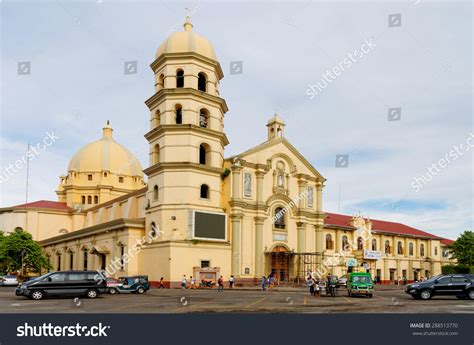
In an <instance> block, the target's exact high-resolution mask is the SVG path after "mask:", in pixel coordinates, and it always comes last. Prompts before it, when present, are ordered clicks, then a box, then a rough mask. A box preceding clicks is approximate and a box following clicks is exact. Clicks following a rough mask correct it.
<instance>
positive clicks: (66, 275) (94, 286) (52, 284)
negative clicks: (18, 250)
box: [15, 271, 108, 300]
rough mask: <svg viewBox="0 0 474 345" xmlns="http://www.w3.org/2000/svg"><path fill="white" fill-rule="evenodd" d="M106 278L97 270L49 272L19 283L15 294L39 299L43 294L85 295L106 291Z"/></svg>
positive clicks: (90, 296)
mask: <svg viewBox="0 0 474 345" xmlns="http://www.w3.org/2000/svg"><path fill="white" fill-rule="evenodd" d="M107 291H108V289H107V280H106V279H105V277H104V276H103V275H102V274H101V273H99V272H98V271H62V272H50V273H47V274H45V275H42V276H40V277H38V278H34V279H31V280H29V281H27V282H25V283H23V284H20V285H19V286H18V287H17V288H16V290H15V294H16V295H17V296H26V297H29V298H31V299H36V300H40V299H42V298H43V297H45V296H76V297H77V296H87V297H88V298H96V297H97V296H99V294H101V293H106V292H107Z"/></svg>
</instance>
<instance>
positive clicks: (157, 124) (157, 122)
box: [153, 110, 161, 128]
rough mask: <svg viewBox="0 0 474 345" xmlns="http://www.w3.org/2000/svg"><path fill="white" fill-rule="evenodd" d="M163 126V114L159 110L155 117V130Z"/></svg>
mask: <svg viewBox="0 0 474 345" xmlns="http://www.w3.org/2000/svg"><path fill="white" fill-rule="evenodd" d="M160 124H161V112H160V111H159V110H157V111H155V116H154V117H153V128H156V127H158V126H159V125H160Z"/></svg>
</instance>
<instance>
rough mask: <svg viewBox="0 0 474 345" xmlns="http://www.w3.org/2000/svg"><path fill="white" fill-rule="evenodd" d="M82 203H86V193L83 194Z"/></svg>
mask: <svg viewBox="0 0 474 345" xmlns="http://www.w3.org/2000/svg"><path fill="white" fill-rule="evenodd" d="M81 203H82V204H85V203H86V196H85V195H83V196H81Z"/></svg>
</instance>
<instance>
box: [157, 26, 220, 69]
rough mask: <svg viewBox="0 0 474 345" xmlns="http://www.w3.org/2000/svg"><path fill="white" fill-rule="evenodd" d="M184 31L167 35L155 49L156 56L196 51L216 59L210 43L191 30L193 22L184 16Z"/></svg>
mask: <svg viewBox="0 0 474 345" xmlns="http://www.w3.org/2000/svg"><path fill="white" fill-rule="evenodd" d="M183 26H184V31H179V32H175V33H174V34H172V35H171V36H170V37H168V38H167V39H166V40H165V41H164V42H163V43H162V44H161V46H160V47H159V48H158V50H157V51H156V58H158V57H159V56H161V55H162V54H167V53H189V52H191V53H197V54H200V55H202V56H205V57H207V58H209V59H212V60H217V57H216V53H215V52H214V48H213V47H212V45H211V43H210V42H209V41H208V40H207V39H206V38H204V37H202V36H201V35H198V34H197V33H195V32H193V31H192V28H193V24H191V22H190V21H189V17H186V22H185V23H184V25H183Z"/></svg>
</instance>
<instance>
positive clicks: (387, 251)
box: [385, 240, 390, 254]
mask: <svg viewBox="0 0 474 345" xmlns="http://www.w3.org/2000/svg"><path fill="white" fill-rule="evenodd" d="M385 254H390V241H389V240H387V241H385Z"/></svg>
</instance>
